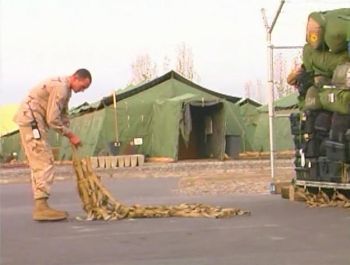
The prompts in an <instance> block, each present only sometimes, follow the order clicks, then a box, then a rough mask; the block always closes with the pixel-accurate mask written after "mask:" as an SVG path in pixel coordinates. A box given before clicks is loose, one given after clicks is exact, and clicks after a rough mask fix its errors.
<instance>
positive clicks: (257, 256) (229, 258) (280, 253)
mask: <svg viewBox="0 0 350 265" xmlns="http://www.w3.org/2000/svg"><path fill="white" fill-rule="evenodd" d="M177 182H178V178H175V177H169V178H127V179H104V183H105V184H106V186H107V187H108V189H109V190H110V192H111V193H112V194H114V195H115V196H116V197H118V199H120V200H121V201H123V202H124V203H126V204H134V203H139V204H176V203H180V202H203V203H208V204H212V205H220V206H226V207H240V208H243V209H247V210H250V211H251V212H252V214H251V215H250V216H239V217H232V218H228V219H208V218H161V219H135V220H121V221H111V222H103V221H90V222H89V221H78V220H76V219H75V217H76V216H78V215H82V214H83V211H82V209H81V204H80V200H79V198H78V194H77V192H76V190H75V183H74V180H64V181H57V182H56V183H55V184H54V189H53V191H52V194H53V195H52V197H51V199H50V201H51V204H52V205H53V206H54V207H56V208H60V209H66V210H68V211H69V213H70V216H71V217H70V219H69V221H65V222H55V223H38V222H34V221H32V220H31V210H32V202H31V191H30V184H29V183H19V184H5V185H0V192H1V197H0V199H1V215H0V217H1V256H0V257H1V262H0V264H2V265H19V264H20V265H54V264H59V265H73V264H74V265H92V264H94V265H112V264H121V265H124V264H125V265H126V264H127V265H134V264H142V265H149V264H157V265H170V264H171V265H173V264H174V265H180V264H186V265H187V264H196V265H201V264H208V265H214V264H215V265H216V264H230V265H232V264H233V265H234V264H237V265H245V264H247V265H254V264H256V265H274V264H276V265H304V264H305V265H306V264H307V265H349V264H350V211H349V210H346V209H340V208H307V207H306V206H305V204H303V203H300V202H290V201H288V200H284V199H281V197H280V196H279V195H270V194H251V195H239V194H237V195H225V196H220V195H215V196H214V195H201V196H189V195H184V194H182V193H178V192H177V191H176V189H177Z"/></svg>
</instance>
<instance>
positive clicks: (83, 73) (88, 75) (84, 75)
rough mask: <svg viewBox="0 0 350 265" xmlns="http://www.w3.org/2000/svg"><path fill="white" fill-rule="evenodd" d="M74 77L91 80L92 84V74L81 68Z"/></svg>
mask: <svg viewBox="0 0 350 265" xmlns="http://www.w3.org/2000/svg"><path fill="white" fill-rule="evenodd" d="M74 75H76V76H78V77H79V78H83V79H85V78H89V79H90V83H91V82H92V77H91V73H90V71H89V70H87V69H84V68H81V69H78V70H76V71H75V73H74Z"/></svg>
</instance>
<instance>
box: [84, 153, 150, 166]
mask: <svg viewBox="0 0 350 265" xmlns="http://www.w3.org/2000/svg"><path fill="white" fill-rule="evenodd" d="M144 162H145V156H144V155H118V156H93V157H91V165H92V167H93V168H118V167H119V168H120V167H137V166H142V165H143V164H144Z"/></svg>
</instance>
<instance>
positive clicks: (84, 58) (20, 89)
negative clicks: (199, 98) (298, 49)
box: [0, 0, 349, 106]
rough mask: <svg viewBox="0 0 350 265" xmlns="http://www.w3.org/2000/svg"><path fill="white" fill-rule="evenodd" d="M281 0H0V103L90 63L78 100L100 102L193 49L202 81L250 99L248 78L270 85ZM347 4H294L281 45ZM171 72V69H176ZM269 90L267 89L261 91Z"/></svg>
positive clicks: (280, 32) (284, 17)
mask: <svg viewBox="0 0 350 265" xmlns="http://www.w3.org/2000/svg"><path fill="white" fill-rule="evenodd" d="M280 2H281V1H280V0H243V1H233V0H174V1H173V0H0V10H1V14H0V17H1V21H0V22H1V23H0V24H1V28H0V30H1V31H0V34H1V36H0V45H1V54H0V55H1V60H0V63H1V72H0V105H4V104H9V103H19V102H20V101H21V100H22V99H23V97H24V96H25V94H26V93H27V91H28V90H29V89H30V88H31V87H32V86H34V85H35V84H36V83H37V82H39V81H41V80H42V79H45V78H47V77H50V76H56V75H69V74H71V73H73V72H74V71H75V70H76V69H77V68H88V69H89V70H90V71H91V72H92V75H93V83H92V85H91V87H90V88H89V89H88V90H87V91H86V92H84V93H79V94H75V95H73V97H72V100H71V104H70V105H71V106H76V105H78V104H81V103H83V102H85V101H87V102H93V101H96V100H99V99H100V98H101V97H104V96H107V95H109V94H110V93H111V91H112V90H113V89H118V88H123V87H125V86H126V85H127V84H128V83H129V81H130V79H131V64H132V63H133V61H134V60H135V59H136V58H137V56H139V55H142V54H148V55H149V56H150V57H151V59H152V61H154V62H155V63H157V65H158V74H159V75H161V74H163V73H164V72H162V64H163V60H164V57H168V58H169V59H170V64H171V66H172V65H174V64H175V60H176V49H177V47H178V46H179V45H180V44H181V43H185V44H186V45H187V46H188V47H190V48H191V49H192V53H193V57H194V67H195V70H196V72H197V73H198V75H199V80H198V82H197V83H198V84H200V85H202V86H204V87H206V88H208V89H212V90H215V91H218V92H221V93H224V94H228V95H232V96H239V97H241V96H244V84H245V83H246V82H247V81H249V80H250V81H253V82H255V81H256V80H262V81H263V82H264V85H265V82H266V75H267V68H266V31H265V28H264V23H263V20H262V15H261V11H260V10H261V8H265V9H266V15H267V18H268V21H269V23H271V21H272V19H273V17H274V15H275V13H276V10H277V8H278V6H279V4H280ZM348 3H349V1H348V0H347V1H345V0H338V1H337V0H314V1H312V0H289V1H285V4H284V6H283V10H282V13H281V15H280V17H279V19H278V22H277V24H276V27H275V29H274V31H273V35H272V36H273V43H274V44H275V45H303V44H304V41H305V27H306V19H307V15H308V14H309V13H310V12H312V11H322V10H329V9H334V8H340V7H349V4H348ZM171 68H174V67H171ZM263 93H265V91H263Z"/></svg>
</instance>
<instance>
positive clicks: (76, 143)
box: [67, 133, 81, 147]
mask: <svg viewBox="0 0 350 265" xmlns="http://www.w3.org/2000/svg"><path fill="white" fill-rule="evenodd" d="M67 137H68V139H69V141H70V143H71V144H72V145H74V146H75V147H78V146H80V145H81V140H80V138H79V136H78V135H76V134H74V133H70V134H69V135H67Z"/></svg>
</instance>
